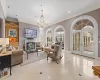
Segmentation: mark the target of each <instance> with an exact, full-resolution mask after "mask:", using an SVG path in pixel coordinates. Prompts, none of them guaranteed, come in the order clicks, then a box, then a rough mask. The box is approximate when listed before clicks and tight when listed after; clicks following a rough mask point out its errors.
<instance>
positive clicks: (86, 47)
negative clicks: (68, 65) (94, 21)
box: [82, 30, 94, 58]
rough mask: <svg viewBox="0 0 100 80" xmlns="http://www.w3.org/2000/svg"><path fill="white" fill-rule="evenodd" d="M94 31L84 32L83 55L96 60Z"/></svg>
mask: <svg viewBox="0 0 100 80" xmlns="http://www.w3.org/2000/svg"><path fill="white" fill-rule="evenodd" d="M93 48H94V41H93V31H92V30H91V31H82V55H84V56H88V57H92V58H94V51H93Z"/></svg>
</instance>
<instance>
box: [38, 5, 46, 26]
mask: <svg viewBox="0 0 100 80" xmlns="http://www.w3.org/2000/svg"><path fill="white" fill-rule="evenodd" d="M41 7H42V5H41ZM37 24H38V26H39V27H45V26H47V21H45V20H44V15H43V9H42V10H41V16H40V19H39V20H38V21H37Z"/></svg>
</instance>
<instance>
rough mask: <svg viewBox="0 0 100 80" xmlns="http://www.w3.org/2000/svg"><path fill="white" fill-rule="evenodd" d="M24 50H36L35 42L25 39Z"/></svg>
mask: <svg viewBox="0 0 100 80" xmlns="http://www.w3.org/2000/svg"><path fill="white" fill-rule="evenodd" d="M25 50H26V51H28V52H33V51H35V50H36V43H35V42H33V40H30V39H28V40H25Z"/></svg>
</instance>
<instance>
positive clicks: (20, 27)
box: [19, 22, 40, 48]
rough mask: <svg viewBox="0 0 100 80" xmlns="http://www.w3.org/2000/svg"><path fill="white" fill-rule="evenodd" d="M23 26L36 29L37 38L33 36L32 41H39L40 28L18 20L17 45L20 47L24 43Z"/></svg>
mask: <svg viewBox="0 0 100 80" xmlns="http://www.w3.org/2000/svg"><path fill="white" fill-rule="evenodd" d="M25 28H29V29H36V30H37V38H34V41H35V42H38V41H39V35H40V30H39V27H38V26H36V25H32V24H27V23H23V22H19V47H20V48H23V44H24V40H25V38H24V29H25Z"/></svg>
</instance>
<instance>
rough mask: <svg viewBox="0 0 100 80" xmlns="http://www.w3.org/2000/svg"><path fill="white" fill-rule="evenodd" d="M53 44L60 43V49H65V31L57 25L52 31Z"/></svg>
mask: <svg viewBox="0 0 100 80" xmlns="http://www.w3.org/2000/svg"><path fill="white" fill-rule="evenodd" d="M54 35H55V36H54V42H55V43H59V42H61V43H62V49H65V40H64V39H65V29H64V27H63V26H61V25H59V26H57V27H56V28H55V31H54Z"/></svg>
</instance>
